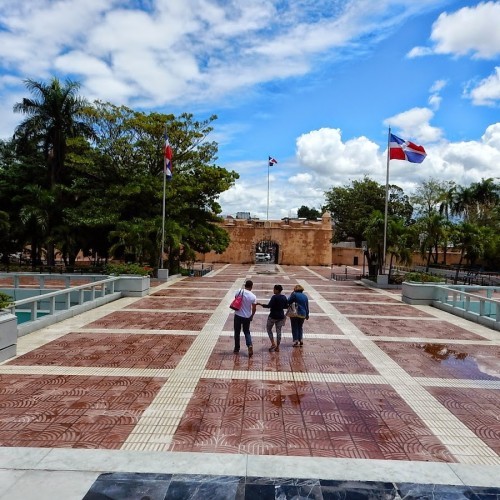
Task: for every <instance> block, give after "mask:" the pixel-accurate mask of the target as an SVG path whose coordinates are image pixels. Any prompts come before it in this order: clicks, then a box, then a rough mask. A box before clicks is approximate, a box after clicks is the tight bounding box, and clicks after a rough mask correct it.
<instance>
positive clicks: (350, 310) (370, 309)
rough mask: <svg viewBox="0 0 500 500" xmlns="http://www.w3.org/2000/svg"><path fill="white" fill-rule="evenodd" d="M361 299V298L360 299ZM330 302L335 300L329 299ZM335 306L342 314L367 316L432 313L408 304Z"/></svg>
mask: <svg viewBox="0 0 500 500" xmlns="http://www.w3.org/2000/svg"><path fill="white" fill-rule="evenodd" d="M360 301H361V299H360ZM329 302H333V301H332V300H329ZM334 305H335V307H336V308H337V309H338V310H339V312H341V313H342V314H346V315H349V314H356V315H366V316H404V317H407V316H412V317H417V318H420V317H421V318H430V317H431V315H430V314H427V313H426V312H424V311H421V310H420V309H416V308H415V307H412V306H407V305H406V304H363V303H362V302H360V303H359V304H341V303H336V304H334Z"/></svg>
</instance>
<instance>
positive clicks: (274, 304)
mask: <svg viewBox="0 0 500 500" xmlns="http://www.w3.org/2000/svg"><path fill="white" fill-rule="evenodd" d="M282 290H283V287H282V286H281V285H274V288H273V292H274V295H273V296H272V297H271V299H270V300H269V303H268V304H262V303H260V302H257V305H258V306H262V307H265V308H266V309H269V316H268V317H267V322H266V330H267V334H268V335H269V340H270V341H271V347H270V348H269V351H270V352H273V351H274V352H279V350H280V343H281V329H282V328H283V325H284V324H285V320H286V316H285V313H284V312H283V310H284V309H287V307H288V300H287V298H286V296H285V295H282V293H281V292H282ZM273 326H275V327H276V342H275V341H274V336H273Z"/></svg>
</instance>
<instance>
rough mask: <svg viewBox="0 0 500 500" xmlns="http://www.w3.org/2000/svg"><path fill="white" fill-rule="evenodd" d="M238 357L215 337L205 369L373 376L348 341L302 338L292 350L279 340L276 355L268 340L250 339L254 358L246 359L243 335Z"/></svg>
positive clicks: (288, 342) (230, 345) (228, 342)
mask: <svg viewBox="0 0 500 500" xmlns="http://www.w3.org/2000/svg"><path fill="white" fill-rule="evenodd" d="M240 342H241V351H240V354H238V355H235V354H233V348H234V342H233V339H232V338H230V337H221V338H219V340H218V342H217V344H216V346H215V348H214V350H213V351H212V354H211V356H210V358H209V359H208V361H207V364H206V367H205V368H206V369H208V370H249V371H253V370H258V371H275V372H300V373H310V372H314V373H349V374H361V373H362V374H367V375H375V374H377V371H376V370H375V369H374V368H373V366H372V365H371V364H370V362H369V361H368V360H367V359H366V358H365V357H364V356H363V355H362V354H361V353H360V352H359V351H358V350H357V349H356V348H355V347H354V346H353V344H352V343H351V342H350V341H349V340H323V339H321V340H319V339H307V336H306V337H305V338H304V346H303V347H292V339H291V338H289V337H286V338H285V339H282V343H281V345H280V352H269V351H268V348H269V346H270V342H269V339H265V338H253V347H254V355H253V357H252V358H251V359H250V360H248V359H247V358H248V356H247V353H246V346H245V341H244V336H243V335H242V336H241V340H240Z"/></svg>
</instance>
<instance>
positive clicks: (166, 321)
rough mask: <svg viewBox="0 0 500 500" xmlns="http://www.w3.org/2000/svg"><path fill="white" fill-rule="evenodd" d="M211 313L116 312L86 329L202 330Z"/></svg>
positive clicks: (87, 326) (90, 324) (86, 326)
mask: <svg viewBox="0 0 500 500" xmlns="http://www.w3.org/2000/svg"><path fill="white" fill-rule="evenodd" d="M210 316H211V314H210V313H194V312H182V313H170V312H161V311H159V312H147V311H144V312H136V311H115V312H113V313H111V314H108V315H107V316H105V317H104V318H101V319H98V320H96V321H93V322H92V323H89V324H87V325H85V328H122V329H124V330H126V329H131V328H133V329H140V330H201V329H202V328H203V326H204V325H205V323H206V322H207V321H208V320H209V318H210Z"/></svg>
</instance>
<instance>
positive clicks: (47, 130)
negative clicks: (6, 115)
mask: <svg viewBox="0 0 500 500" xmlns="http://www.w3.org/2000/svg"><path fill="white" fill-rule="evenodd" d="M25 84H26V87H27V89H28V90H29V91H30V92H31V93H32V94H33V95H34V97H33V98H32V99H30V98H24V99H23V100H22V101H21V102H19V103H16V104H15V105H14V111H15V112H18V113H23V114H24V115H26V116H27V117H26V119H25V120H24V121H22V122H21V123H20V124H19V125H18V127H17V128H16V130H15V133H14V138H15V139H16V140H17V141H18V144H19V145H20V147H22V146H23V145H27V144H35V146H36V147H37V148H40V149H41V151H42V153H43V157H44V159H45V161H46V164H47V170H48V185H47V187H48V188H49V189H50V190H51V191H53V190H54V188H55V186H56V184H58V183H63V182H64V164H65V160H66V153H67V141H68V139H70V138H72V137H78V136H84V137H93V131H92V128H91V126H90V125H89V123H88V122H87V119H86V116H85V114H84V110H85V109H86V108H87V107H88V104H87V101H86V100H85V99H83V98H81V97H79V96H78V95H77V91H78V89H79V88H80V84H79V83H77V82H73V81H71V80H66V81H65V83H64V84H61V82H60V81H59V80H58V79H57V78H52V79H51V80H50V82H49V83H48V84H47V83H43V82H37V81H35V80H26V81H25ZM54 218H55V215H54V214H49V221H48V229H49V231H50V230H51V229H52V227H54V225H55V221H54V220H53V219H54ZM47 261H48V262H47V263H48V265H53V264H54V249H53V244H52V243H49V245H48V248H47Z"/></svg>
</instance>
